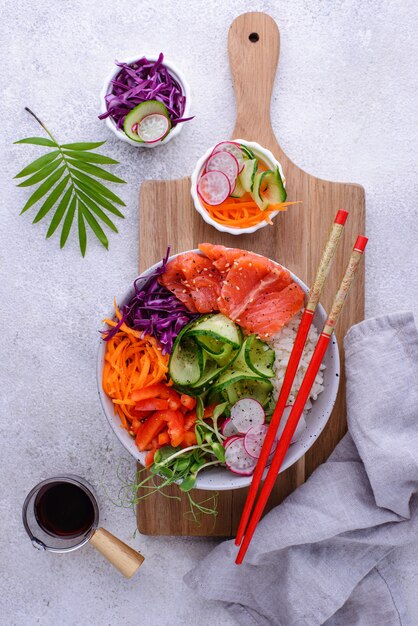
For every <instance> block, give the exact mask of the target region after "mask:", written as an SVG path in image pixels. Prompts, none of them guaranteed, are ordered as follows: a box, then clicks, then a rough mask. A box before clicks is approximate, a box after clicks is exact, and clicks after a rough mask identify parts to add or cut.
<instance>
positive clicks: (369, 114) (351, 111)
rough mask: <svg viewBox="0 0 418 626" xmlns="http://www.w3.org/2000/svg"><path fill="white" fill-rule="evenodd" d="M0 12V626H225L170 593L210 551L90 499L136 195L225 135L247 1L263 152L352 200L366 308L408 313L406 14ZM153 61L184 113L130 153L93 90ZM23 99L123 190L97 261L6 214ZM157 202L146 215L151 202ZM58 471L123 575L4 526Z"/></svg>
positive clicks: (111, 465)
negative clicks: (347, 186) (360, 227)
mask: <svg viewBox="0 0 418 626" xmlns="http://www.w3.org/2000/svg"><path fill="white" fill-rule="evenodd" d="M0 7H1V19H0V33H1V37H0V49H1V58H2V63H1V70H0V71H1V74H2V81H1V102H2V109H1V112H2V133H1V142H2V147H1V152H0V174H1V186H0V189H1V203H2V216H1V220H0V229H1V243H0V290H1V298H0V307H1V314H2V316H1V319H2V323H1V328H2V338H1V359H0V371H1V407H2V422H1V428H2V452H1V498H0V541H1V544H2V566H1V571H0V580H1V583H0V584H1V593H0V624H2V625H3V624H4V625H5V626H31V625H32V624H41V625H42V626H70V625H71V626H75V625H77V626H90V625H91V626H96V625H97V626H99V625H100V626H104V625H112V626H113V625H119V624H123V625H124V626H133V625H139V626H165V625H169V626H180V625H181V626H186V625H189V624H190V625H191V624H201V625H205V626H206V625H209V624H212V623H217V624H223V625H227V624H230V623H231V620H230V618H229V617H228V616H227V615H226V613H225V611H224V610H223V608H222V607H221V606H219V605H217V604H215V603H212V604H211V603H207V602H203V601H201V600H200V599H199V598H197V597H195V596H193V594H192V593H191V592H190V590H188V589H187V588H186V587H185V585H184V584H183V582H182V575H183V574H184V573H185V572H186V571H187V570H189V569H190V568H191V566H192V565H193V564H194V563H195V562H196V560H198V559H200V558H202V557H203V556H204V555H205V554H207V553H208V551H209V550H211V548H212V546H213V545H214V542H213V541H212V540H198V539H193V540H191V539H176V538H155V537H142V536H138V535H137V536H136V538H134V539H133V538H132V533H133V531H134V529H135V519H134V516H133V514H132V512H131V511H130V510H127V509H118V508H116V507H115V506H114V505H113V504H112V503H111V502H110V500H109V498H108V497H107V495H106V492H107V493H108V494H109V495H110V496H111V497H115V495H116V494H117V491H118V481H117V478H116V468H117V466H118V463H119V461H120V459H121V458H124V457H126V453H125V452H124V450H123V449H122V447H121V446H120V445H119V443H118V441H117V440H116V439H115V437H114V436H113V434H112V432H111V430H110V429H109V428H108V426H107V424H106V422H105V420H104V417H103V415H102V413H101V409H100V406H99V403H98V399H97V393H96V377H95V361H96V345H97V339H98V334H97V329H98V326H99V323H100V320H101V318H102V316H103V314H104V313H105V312H107V311H108V310H109V309H110V306H111V302H112V299H113V296H114V295H115V294H116V295H118V294H119V293H121V292H123V291H124V290H125V289H126V287H127V286H128V285H129V284H130V283H131V281H132V279H133V278H134V277H135V274H136V268H137V260H138V202H137V199H138V198H137V194H138V187H139V184H140V183H141V181H143V180H145V179H147V178H176V177H179V176H182V175H185V174H188V173H190V172H191V170H192V168H193V165H194V163H195V161H196V159H197V158H198V157H199V156H200V155H201V154H202V153H203V151H204V150H205V149H206V148H207V147H208V146H209V145H211V144H212V143H214V142H215V141H217V140H221V139H223V138H226V137H228V135H229V133H230V131H231V129H232V127H233V121H234V94H233V88H232V83H231V77H230V72H229V67H228V62H227V53H226V37H227V31H228V27H229V25H230V23H231V22H232V20H233V19H234V17H235V16H236V15H238V14H239V13H242V12H245V11H248V10H264V11H266V12H268V13H270V14H271V15H272V16H273V17H274V18H275V19H276V20H277V22H278V24H279V27H280V29H281V45H282V50H281V57H280V65H279V72H278V76H277V80H276V85H275V89H274V97H273V102H272V119H273V126H274V129H275V131H276V133H277V136H278V138H279V141H280V143H281V144H282V146H283V148H284V149H285V150H286V152H287V153H288V154H289V156H290V157H291V158H292V159H293V160H294V161H295V162H296V163H298V164H299V165H300V166H301V167H303V168H305V169H307V170H308V171H310V172H312V173H313V174H316V175H318V176H322V177H324V178H327V179H335V180H346V181H353V182H358V183H361V184H363V185H364V187H365V189H366V194H367V234H368V236H369V237H370V244H369V248H368V252H367V263H366V268H367V316H372V315H376V314H379V313H384V312H388V311H392V310H395V309H409V310H411V309H412V310H413V311H415V313H418V271H417V266H418V243H417V239H418V237H417V235H418V184H417V170H416V163H417V156H418V150H417V145H418V124H417V121H418V120H417V111H418V90H417V86H418V85H417V72H416V68H417V63H418V39H417V37H416V32H417V29H418V9H417V4H416V2H415V1H414V0H404V1H402V2H400V1H399V2H396V1H392V2H389V1H386V2H384V1H383V0H368V1H366V2H360V1H359V0H335V1H334V0H323V1H318V0H316V1H312V2H311V1H307V0H289V1H288V2H282V3H279V2H274V1H269V0H253V1H251V2H250V1H249V0H242V1H241V2H235V3H228V2H220V1H219V0H216V1H215V0H210V1H209V2H191V1H190V0H188V1H185V2H183V3H178V2H174V1H173V0H171V1H167V0H162V1H160V2H158V3H155V2H151V1H150V0H146V1H142V2H132V1H129V0H119V1H118V2H112V1H111V0H95V2H89V3H87V2H83V1H82V0H55V1H54V2H52V1H51V0H38V1H37V2H35V1H34V0H31V1H24V0H1V2H0ZM160 50H163V51H164V52H165V53H166V56H167V57H168V58H169V59H171V60H172V61H173V62H174V63H176V64H178V66H179V67H180V68H181V69H182V70H183V72H184V73H185V75H186V76H187V78H188V80H189V82H190V86H191V89H192V94H193V113H194V114H195V115H196V118H195V120H194V121H193V122H192V123H190V124H188V125H187V126H186V127H185V128H184V129H183V131H182V133H181V134H180V136H179V137H177V138H176V139H175V140H173V142H171V143H170V144H168V145H167V146H165V147H162V148H160V149H156V150H154V151H152V150H150V151H141V150H136V149H134V148H132V147H130V146H128V145H127V144H124V143H122V142H120V141H118V140H117V139H116V138H115V137H113V135H111V134H110V133H109V132H108V130H107V129H106V127H105V125H104V124H103V123H102V122H100V121H99V120H98V119H97V117H96V116H97V112H98V94H99V92H100V90H101V87H102V81H103V78H104V77H105V76H106V74H107V73H108V72H109V70H110V69H111V67H112V63H113V60H114V59H115V58H119V59H121V58H124V57H127V56H130V55H134V54H136V53H137V52H138V53H140V52H151V53H152V52H159V51H160ZM253 80H254V88H255V89H256V88H257V77H256V76H255V77H254V78H253ZM24 106H30V107H31V108H32V109H33V110H34V111H36V112H37V114H38V115H39V116H40V117H42V119H43V120H44V121H45V122H46V123H47V125H48V126H49V127H50V129H51V131H53V132H54V133H55V134H56V136H57V137H58V138H59V139H60V140H61V141H62V142H64V141H67V142H70V141H77V140H81V141H88V140H98V139H107V140H108V143H107V144H106V146H105V149H106V152H107V154H109V155H111V156H113V157H114V158H116V159H118V160H120V162H121V165H119V166H118V167H116V168H115V170H114V171H115V173H117V174H120V175H121V176H122V177H123V178H125V179H126V180H127V181H128V184H127V185H126V186H125V187H124V188H123V189H122V190H121V192H120V193H121V195H122V196H123V198H124V200H125V201H126V204H127V208H126V220H125V221H124V222H120V223H119V224H118V225H119V226H120V234H119V235H111V236H110V249H109V252H106V251H105V250H104V249H102V248H101V247H100V246H99V245H98V244H97V243H95V242H94V241H93V240H92V239H91V241H90V242H89V247H88V252H87V256H86V258H85V259H82V258H81V257H80V255H79V252H78V247H77V241H76V239H75V238H74V237H72V238H71V241H70V242H69V244H68V246H67V247H66V248H65V249H64V250H63V251H60V250H59V241H58V238H57V237H54V238H52V239H51V240H48V241H46V240H45V233H46V229H47V225H46V224H44V223H42V222H41V223H40V224H37V225H32V223H31V221H32V218H31V215H32V216H33V212H32V214H31V213H30V212H29V213H27V214H25V215H24V216H22V217H20V216H19V211H20V209H21V207H22V206H23V204H24V202H25V199H26V198H27V197H28V193H27V191H25V190H24V189H18V188H16V187H15V183H14V182H13V180H12V178H13V176H14V175H15V174H16V172H17V171H19V170H20V169H21V168H22V167H23V166H24V164H25V163H27V162H28V160H30V159H31V158H34V157H35V155H36V154H38V152H39V149H38V148H35V147H28V146H27V147H23V146H13V145H12V142H13V141H14V140H17V139H19V138H21V137H25V136H30V135H37V134H39V128H37V126H36V124H35V123H34V121H33V120H32V119H31V118H30V117H29V116H28V115H27V114H26V113H25V112H24V110H23V108H24ZM157 210H158V211H160V213H161V219H162V220H163V219H164V207H158V208H157ZM295 245H297V233H295ZM132 465H133V464H132ZM66 471H71V472H73V473H78V474H80V475H83V476H84V477H86V478H88V479H89V480H90V481H91V482H92V483H93V484H94V485H95V486H96V487H97V491H98V494H99V499H100V503H101V507H102V523H103V525H104V526H105V527H107V528H108V529H109V530H110V531H112V532H114V533H116V534H118V535H119V536H120V537H121V538H122V539H124V540H126V541H130V542H131V544H132V545H134V546H136V547H138V548H140V549H141V550H142V551H143V553H144V555H145V557H146V563H145V565H144V566H143V568H142V570H141V572H140V573H139V575H138V576H136V577H135V578H134V579H132V580H131V581H129V582H126V581H124V580H122V579H121V577H120V576H119V575H118V574H117V573H116V572H114V571H112V569H111V567H110V566H109V565H108V564H107V563H105V562H104V561H103V560H102V558H101V557H100V555H98V554H95V552H94V551H93V549H92V548H89V547H86V548H84V549H83V550H79V551H78V552H75V553H73V554H70V555H66V556H60V555H53V554H52V555H51V554H49V555H48V554H42V553H38V552H37V551H35V550H34V549H33V548H32V547H31V544H30V542H29V541H28V539H27V537H26V535H25V533H24V530H23V528H22V524H21V520H20V509H21V504H22V502H23V500H24V497H25V495H26V493H27V492H28V491H29V489H30V488H31V487H32V486H33V485H34V484H35V483H36V482H38V481H39V480H40V479H42V478H44V477H47V476H50V475H53V474H56V473H62V472H66ZM417 559H418V546H417V545H415V546H411V547H410V548H408V549H405V550H404V551H403V553H402V554H401V555H399V557H397V559H396V567H397V570H398V572H399V577H400V579H401V580H402V581H403V585H404V589H405V592H406V602H407V603H408V607H409V612H410V616H411V624H418V595H417V593H416V590H417V588H418V579H417ZM301 601H303V594H302V595H301ZM307 626H310V625H307ZM348 626H350V625H348ZM385 626H392V625H385Z"/></svg>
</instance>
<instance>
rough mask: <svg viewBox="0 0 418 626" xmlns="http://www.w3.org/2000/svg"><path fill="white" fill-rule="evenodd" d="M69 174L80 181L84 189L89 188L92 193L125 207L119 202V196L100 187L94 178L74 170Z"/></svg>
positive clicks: (121, 201) (100, 184)
mask: <svg viewBox="0 0 418 626" xmlns="http://www.w3.org/2000/svg"><path fill="white" fill-rule="evenodd" d="M71 174H72V175H73V176H75V177H76V178H77V179H78V180H81V182H83V183H84V185H85V186H86V187H89V188H90V189H91V190H92V191H93V192H96V193H99V194H100V195H102V196H104V197H105V198H107V199H108V200H113V202H116V204H121V205H122V206H126V205H125V203H124V201H123V200H121V199H120V198H119V196H117V195H116V194H115V193H113V192H112V191H110V189H108V188H107V187H105V186H104V185H102V183H99V181H98V180H94V178H92V177H91V176H88V175H87V174H83V172H78V171H75V170H71ZM75 184H77V181H75Z"/></svg>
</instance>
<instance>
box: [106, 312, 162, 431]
mask: <svg viewBox="0 0 418 626" xmlns="http://www.w3.org/2000/svg"><path fill="white" fill-rule="evenodd" d="M118 315H120V312H119V311H118V309H117V307H116V317H118ZM118 319H120V318H118ZM104 321H105V322H106V324H108V325H109V326H116V322H115V321H113V320H104ZM141 335H142V333H139V332H137V331H135V330H132V329H131V328H128V327H127V326H125V324H123V325H122V327H121V329H120V330H119V331H118V332H117V333H116V335H115V336H114V337H112V339H109V341H107V342H106V353H105V363H104V368H103V377H102V385H103V390H104V392H105V393H106V394H107V395H108V396H109V398H110V399H111V400H112V402H113V406H114V409H115V413H116V414H117V415H119V417H120V420H121V422H122V424H123V426H124V428H126V429H127V430H128V431H131V422H132V420H134V419H138V417H137V415H135V414H134V413H133V412H132V407H134V406H135V402H133V401H132V400H130V396H131V394H132V392H133V391H134V390H136V389H142V388H144V387H148V386H149V385H154V384H156V383H159V382H161V381H163V380H164V381H165V379H166V375H167V371H168V359H169V355H163V354H162V352H161V348H160V346H159V344H158V342H157V340H156V339H155V338H154V337H151V336H149V335H145V336H144V337H142V336H141Z"/></svg>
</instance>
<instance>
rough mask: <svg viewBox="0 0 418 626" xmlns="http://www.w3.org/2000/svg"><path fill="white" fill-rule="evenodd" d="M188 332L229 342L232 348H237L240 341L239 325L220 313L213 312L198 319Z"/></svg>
mask: <svg viewBox="0 0 418 626" xmlns="http://www.w3.org/2000/svg"><path fill="white" fill-rule="evenodd" d="M188 334H189V335H191V336H201V335H205V336H206V337H212V338H213V339H216V340H218V341H221V342H223V343H229V344H231V345H232V346H233V347H234V348H239V347H240V346H241V341H242V340H241V331H240V329H239V327H238V326H237V325H236V324H234V322H233V321H232V320H230V319H229V318H228V317H226V315H223V314H222V313H215V314H214V315H209V316H208V317H205V318H204V319H203V320H201V321H198V322H197V324H195V325H194V326H193V328H192V329H191V330H190V331H189V333H188Z"/></svg>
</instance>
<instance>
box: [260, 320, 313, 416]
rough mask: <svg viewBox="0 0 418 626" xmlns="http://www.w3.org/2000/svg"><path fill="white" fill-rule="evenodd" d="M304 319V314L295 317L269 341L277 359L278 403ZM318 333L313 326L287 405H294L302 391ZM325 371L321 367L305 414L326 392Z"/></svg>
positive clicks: (274, 396)
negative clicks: (321, 394) (302, 318)
mask: <svg viewBox="0 0 418 626" xmlns="http://www.w3.org/2000/svg"><path fill="white" fill-rule="evenodd" d="M301 317H302V313H299V314H298V315H295V317H293V318H292V319H291V320H290V322H288V323H287V324H286V325H285V326H284V327H283V328H282V330H281V331H280V332H279V333H277V334H276V335H273V337H271V339H269V340H268V342H267V343H268V344H269V345H270V347H271V348H273V350H274V352H275V354H276V357H275V360H274V365H273V369H274V372H275V376H274V378H272V379H271V382H272V383H273V399H274V400H275V402H277V399H278V397H279V393H280V389H281V386H282V384H283V379H284V375H285V372H286V367H287V364H288V361H289V357H290V353H291V352H292V348H293V344H294V342H295V339H296V334H297V330H298V327H299V324H300V320H301ZM318 336H319V335H318V331H317V330H316V328H315V326H314V325H313V324H312V326H311V328H310V330H309V334H308V338H307V340H306V344H305V348H304V351H303V355H302V358H301V360H300V363H299V369H298V372H297V374H296V377H295V380H294V383H293V387H292V391H291V392H290V395H289V399H288V401H287V404H294V402H295V398H296V395H297V393H298V391H299V389H300V386H301V384H302V380H303V378H304V376H305V373H306V370H307V369H308V365H309V362H310V360H311V358H312V354H313V352H314V350H315V346H316V343H317V341H318ZM324 369H325V365H323V364H322V365H321V366H320V368H319V371H318V374H317V375H316V378H315V382H314V384H313V386H312V389H311V392H310V394H309V398H308V400H307V402H306V405H305V410H304V414H305V415H306V414H307V412H308V411H309V410H310V409H311V408H312V401H315V400H316V399H317V397H318V396H319V394H320V393H321V392H322V391H324V385H323V382H324V374H323V370H324Z"/></svg>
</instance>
